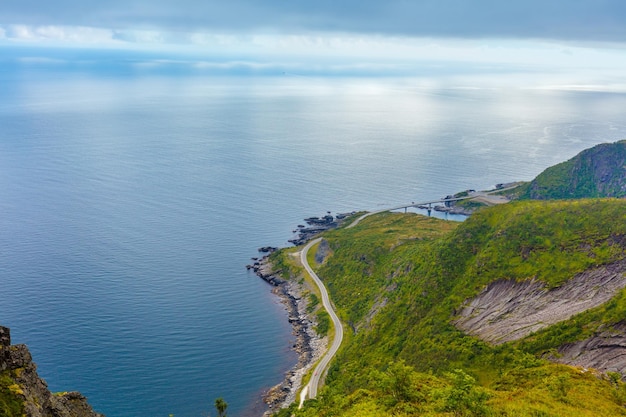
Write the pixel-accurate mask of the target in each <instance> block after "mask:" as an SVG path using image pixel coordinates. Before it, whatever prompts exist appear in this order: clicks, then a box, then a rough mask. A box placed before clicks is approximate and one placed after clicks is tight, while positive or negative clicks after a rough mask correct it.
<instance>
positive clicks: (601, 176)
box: [520, 141, 626, 200]
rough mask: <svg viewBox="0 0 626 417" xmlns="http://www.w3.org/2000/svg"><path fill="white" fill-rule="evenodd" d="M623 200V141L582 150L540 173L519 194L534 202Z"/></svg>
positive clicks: (625, 158)
mask: <svg viewBox="0 0 626 417" xmlns="http://www.w3.org/2000/svg"><path fill="white" fill-rule="evenodd" d="M624 196H626V141H620V142H615V143H604V144H601V145H598V146H594V147H593V148H591V149H587V150H584V151H583V152H581V153H580V154H578V155H576V156H575V157H574V158H572V159H570V160H569V161H565V162H562V163H560V164H558V165H555V166H553V167H550V168H548V169H546V170H545V171H544V172H542V173H541V174H540V175H539V176H537V178H535V179H534V180H533V181H532V182H530V183H529V184H526V185H524V186H523V187H522V188H521V190H520V197H521V198H526V199H535V200H548V199H568V198H594V197H624Z"/></svg>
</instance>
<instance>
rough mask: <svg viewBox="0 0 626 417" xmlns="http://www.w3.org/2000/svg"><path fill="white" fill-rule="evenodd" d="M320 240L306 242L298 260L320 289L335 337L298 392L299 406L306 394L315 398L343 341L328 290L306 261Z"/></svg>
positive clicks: (339, 323)
mask: <svg viewBox="0 0 626 417" xmlns="http://www.w3.org/2000/svg"><path fill="white" fill-rule="evenodd" d="M321 240H322V239H321V238H317V239H313V240H312V241H310V242H309V243H307V245H306V246H305V247H304V248H303V249H302V251H300V262H301V263H302V266H304V269H305V270H306V271H307V272H308V273H309V275H310V276H311V278H313V281H315V284H316V285H317V287H318V288H319V290H320V295H321V298H322V305H323V306H324V308H325V309H326V311H327V312H328V315H329V316H330V319H331V320H332V321H333V325H334V327H335V337H334V338H333V343H332V345H331V346H330V349H328V351H327V352H326V354H325V355H324V356H323V357H322V360H320V361H319V363H318V364H317V366H316V367H315V369H314V370H313V375H311V379H310V380H309V383H308V384H307V385H306V386H305V387H304V388H303V389H302V392H301V394H300V406H302V403H303V402H304V400H305V398H306V397H307V395H308V398H315V396H316V395H317V389H318V387H319V385H320V380H323V377H324V375H325V374H326V368H327V367H328V364H329V363H330V361H331V360H332V359H333V357H334V356H335V354H336V353H337V350H339V346H341V342H342V341H343V325H342V324H341V321H340V320H339V317H337V314H336V313H335V310H334V309H333V306H332V305H331V303H330V298H328V291H326V287H325V286H324V283H323V282H322V280H320V278H319V277H318V276H317V274H316V273H315V272H314V271H313V269H312V268H311V266H310V265H309V262H308V261H307V254H308V253H309V249H311V247H312V246H313V245H315V244H316V243H318V242H320V241H321Z"/></svg>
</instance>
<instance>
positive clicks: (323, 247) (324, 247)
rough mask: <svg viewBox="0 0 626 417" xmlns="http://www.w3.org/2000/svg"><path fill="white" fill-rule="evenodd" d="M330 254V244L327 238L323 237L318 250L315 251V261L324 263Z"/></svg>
mask: <svg viewBox="0 0 626 417" xmlns="http://www.w3.org/2000/svg"><path fill="white" fill-rule="evenodd" d="M329 254H330V245H329V244H328V241H327V240H326V239H322V241H321V242H320V244H319V245H318V246H317V252H315V262H316V263H318V264H322V263H324V261H325V260H326V258H327V257H328V255H329Z"/></svg>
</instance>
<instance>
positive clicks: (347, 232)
mask: <svg viewBox="0 0 626 417" xmlns="http://www.w3.org/2000/svg"><path fill="white" fill-rule="evenodd" d="M324 238H325V239H326V240H327V241H328V242H329V245H330V247H331V250H332V256H330V257H329V258H328V259H327V260H326V262H325V264H324V265H323V266H321V267H320V268H319V270H318V271H317V272H318V275H319V276H320V277H322V279H324V281H325V283H326V285H327V288H328V289H329V292H330V295H331V298H332V299H333V302H334V304H335V306H336V307H337V309H338V313H339V315H340V317H341V318H342V320H343V321H344V322H345V323H346V324H347V326H345V327H346V329H347V331H348V332H349V334H348V335H347V336H348V337H347V340H346V341H345V342H344V343H345V344H344V346H343V347H342V349H341V350H340V352H339V355H338V357H337V358H336V359H335V360H334V361H333V363H332V364H331V366H330V369H329V371H328V377H327V381H326V386H325V387H324V388H323V390H322V391H321V393H320V394H319V395H318V398H317V399H315V400H310V401H307V402H306V403H305V407H304V408H303V409H302V410H297V409H296V407H292V408H291V409H289V410H285V411H283V412H281V413H282V414H279V415H295V416H307V417H308V416H380V415H394V416H410V415H424V416H562V415H568V416H619V415H626V409H625V408H624V405H625V404H626V388H625V387H624V384H623V383H622V382H621V381H620V379H619V378H617V377H615V376H613V377H611V376H610V375H609V376H607V377H604V378H601V377H599V376H598V374H595V373H593V372H583V371H581V370H579V369H576V368H573V367H569V366H564V365H557V364H553V363H550V362H548V361H547V360H544V359H542V356H541V355H543V354H544V353H550V352H554V351H555V350H556V349H557V348H558V347H559V346H560V345H561V344H563V343H565V342H571V341H576V340H582V339H585V338H587V337H588V336H589V335H591V334H592V333H593V332H594V331H596V330H597V329H598V328H599V326H601V325H603V326H605V327H607V326H608V327H610V326H612V325H615V324H617V323H619V322H620V321H622V320H623V318H624V317H626V291H623V292H622V293H620V294H618V295H617V296H616V297H614V298H613V299H612V300H611V301H609V302H608V303H605V304H604V305H602V306H600V307H598V308H595V309H592V310H589V311H587V312H585V313H582V314H579V315H578V316H575V317H573V318H572V319H570V320H568V321H566V322H563V323H560V324H557V325H555V326H552V327H549V328H547V329H544V330H543V331H540V332H538V333H536V334H533V335H530V336H529V337H527V338H526V339H523V340H521V341H519V342H515V343H508V344H504V345H500V346H491V345H489V344H487V343H485V342H482V341H481V340H479V339H477V338H475V337H471V336H468V335H466V334H464V333H463V332H461V331H460V330H458V329H457V328H456V327H454V325H453V324H452V323H451V321H452V319H453V318H454V316H455V314H457V311H458V309H459V307H460V306H461V305H462V303H463V302H464V300H466V299H468V298H471V297H473V296H475V295H476V294H478V293H479V292H480V291H481V290H482V288H484V286H485V285H486V284H488V283H490V282H492V281H494V280H497V279H513V280H526V279H536V280H541V281H543V282H545V283H547V284H548V285H549V286H552V287H555V286H559V285H561V284H562V283H563V282H565V281H566V280H568V279H569V278H571V277H572V276H573V275H575V274H576V273H578V272H582V271H584V270H586V269H588V268H591V267H596V266H599V265H603V264H607V263H612V262H615V261H619V260H622V259H625V258H626V201H624V200H615V199H605V200H576V201H552V202H547V201H520V202H514V203H511V204H506V205H501V206H496V207H491V208H486V209H484V210H480V211H479V212H477V213H476V214H474V215H473V216H472V217H471V218H469V219H468V220H467V221H465V222H464V223H452V222H445V221H441V220H437V219H432V218H427V217H423V216H419V215H414V214H398V213H382V214H379V215H375V216H371V217H368V218H366V219H365V220H363V221H362V222H361V223H360V224H359V225H358V226H357V227H354V228H351V229H340V230H334V231H331V232H327V233H325V235H324ZM276 257H277V258H281V257H284V258H287V255H285V254H284V252H278V253H277V255H276ZM280 265H283V266H288V262H287V261H286V260H284V259H283V261H281V263H280ZM298 273H299V271H293V272H292V274H293V275H294V276H295V275H297V274H298Z"/></svg>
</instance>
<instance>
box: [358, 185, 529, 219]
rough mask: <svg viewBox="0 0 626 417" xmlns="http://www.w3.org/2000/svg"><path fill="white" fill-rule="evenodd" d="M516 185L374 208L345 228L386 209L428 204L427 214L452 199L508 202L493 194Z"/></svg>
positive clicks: (502, 197)
mask: <svg viewBox="0 0 626 417" xmlns="http://www.w3.org/2000/svg"><path fill="white" fill-rule="evenodd" d="M517 186H518V185H515V186H511V187H507V188H498V189H495V190H489V191H468V193H467V195H466V196H463V197H452V198H440V199H438V200H430V201H423V202H419V203H415V202H411V204H404V205H401V206H396V207H390V208H385V209H381V210H376V211H370V212H367V213H365V214H364V215H362V216H361V217H359V218H357V219H356V220H355V221H354V222H352V223H351V224H350V225H349V226H348V227H347V228H350V227H354V226H356V225H357V224H359V222H360V221H361V220H363V219H364V218H366V217H369V216H371V215H373V214H378V213H384V212H386V211H395V210H402V209H404V211H405V212H406V210H407V209H408V208H421V207H424V206H428V207H429V208H428V214H430V210H431V208H430V207H431V206H432V205H433V204H437V203H451V202H454V201H461V200H476V201H479V202H481V203H484V204H487V205H488V206H493V205H496V204H504V203H508V202H509V199H508V198H506V197H504V196H499V195H494V194H495V193H498V192H501V191H507V190H511V189H513V188H516V187H517Z"/></svg>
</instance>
